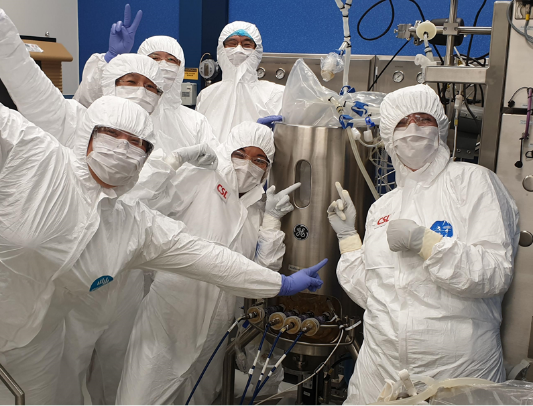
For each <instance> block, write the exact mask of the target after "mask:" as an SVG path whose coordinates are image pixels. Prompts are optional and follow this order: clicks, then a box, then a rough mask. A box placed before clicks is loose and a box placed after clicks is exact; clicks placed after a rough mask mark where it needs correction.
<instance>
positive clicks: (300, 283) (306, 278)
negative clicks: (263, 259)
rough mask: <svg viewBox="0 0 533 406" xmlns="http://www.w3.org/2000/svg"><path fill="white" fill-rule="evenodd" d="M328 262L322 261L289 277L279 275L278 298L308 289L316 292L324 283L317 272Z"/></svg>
mask: <svg viewBox="0 0 533 406" xmlns="http://www.w3.org/2000/svg"><path fill="white" fill-rule="evenodd" d="M327 262H328V260H327V259H324V260H322V261H321V262H320V263H318V264H317V265H315V266H312V267H311V268H305V269H300V270H299V271H298V272H296V273H293V274H292V275H291V276H285V275H281V289H280V290H279V293H278V296H292V295H295V294H297V293H298V292H301V291H302V290H306V289H309V290H310V291H311V292H316V291H317V290H318V289H320V287H321V286H322V284H323V283H324V282H322V279H320V276H319V275H318V271H319V270H320V268H322V267H323V266H324V265H326V264H327Z"/></svg>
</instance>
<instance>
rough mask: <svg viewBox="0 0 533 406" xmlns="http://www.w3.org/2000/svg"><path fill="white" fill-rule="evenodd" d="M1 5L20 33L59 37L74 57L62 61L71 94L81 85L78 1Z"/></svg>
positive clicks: (25, 0)
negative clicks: (70, 60) (48, 34)
mask: <svg viewBox="0 0 533 406" xmlns="http://www.w3.org/2000/svg"><path fill="white" fill-rule="evenodd" d="M0 7H1V8H3V9H4V10H5V12H6V13H7V15H8V16H9V17H10V18H11V20H13V22H14V23H15V25H16V26H17V29H18V31H19V33H20V34H21V35H35V36H38V37H44V33H45V32H47V31H48V32H49V33H50V37H53V38H57V42H60V43H62V44H63V45H64V46H65V48H67V50H68V51H69V52H70V53H71V55H72V57H73V58H74V60H73V61H72V62H63V93H64V94H65V95H72V94H74V93H75V92H76V89H77V88H78V84H79V80H78V77H79V57H78V1H77V0H0Z"/></svg>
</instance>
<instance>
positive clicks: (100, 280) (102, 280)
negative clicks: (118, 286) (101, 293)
mask: <svg viewBox="0 0 533 406" xmlns="http://www.w3.org/2000/svg"><path fill="white" fill-rule="evenodd" d="M112 281H113V277H112V276H109V275H105V276H100V277H99V278H98V279H95V281H94V282H93V284H92V285H91V288H90V289H89V292H92V291H93V290H96V289H98V288H101V287H102V286H104V285H107V284H108V283H109V282H112Z"/></svg>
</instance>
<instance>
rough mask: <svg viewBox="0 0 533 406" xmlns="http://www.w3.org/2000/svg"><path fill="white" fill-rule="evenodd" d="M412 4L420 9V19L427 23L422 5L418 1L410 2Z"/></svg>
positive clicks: (412, 0)
mask: <svg viewBox="0 0 533 406" xmlns="http://www.w3.org/2000/svg"><path fill="white" fill-rule="evenodd" d="M409 1H410V2H411V3H413V4H414V5H415V6H416V8H417V9H418V12H419V13H420V17H422V21H426V17H425V16H424V13H423V12H422V8H421V7H420V5H419V4H418V3H417V1H416V0H409Z"/></svg>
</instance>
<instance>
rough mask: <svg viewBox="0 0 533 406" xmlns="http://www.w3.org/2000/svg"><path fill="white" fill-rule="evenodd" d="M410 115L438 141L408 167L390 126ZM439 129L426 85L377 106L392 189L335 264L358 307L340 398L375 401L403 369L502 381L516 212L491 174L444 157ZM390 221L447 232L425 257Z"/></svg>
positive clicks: (440, 118)
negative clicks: (430, 125) (359, 342)
mask: <svg viewBox="0 0 533 406" xmlns="http://www.w3.org/2000/svg"><path fill="white" fill-rule="evenodd" d="M417 112H421V113H427V114H430V115H432V116H433V117H434V118H435V119H436V120H437V123H438V128H439V133H440V140H439V147H438V150H437V152H436V156H435V158H434V160H433V161H432V162H430V163H428V164H426V165H425V166H424V167H422V168H421V169H419V170H418V171H416V172H411V171H410V170H409V169H408V168H407V167H405V166H404V165H403V164H402V163H401V161H400V160H399V158H398V156H397V154H396V153H395V150H394V148H393V132H394V129H395V128H396V125H397V124H398V122H399V121H400V120H401V119H402V118H403V117H405V116H407V115H409V114H413V113H417ZM447 135H448V120H447V118H446V115H445V113H444V109H443V108H442V105H441V103H440V101H439V98H438V96H437V95H436V93H435V92H434V91H433V90H432V89H431V88H430V87H428V86H426V85H418V86H412V87H407V88H404V89H400V90H398V91H395V92H393V93H391V94H389V95H387V97H386V98H385V100H384V101H383V104H382V105H381V137H382V138H383V141H384V143H385V148H386V149H387V152H388V153H389V155H390V156H391V158H392V163H393V165H394V168H395V169H396V181H397V184H398V187H397V188H396V189H395V190H393V191H392V192H389V193H387V194H386V195H384V196H382V197H381V198H380V199H379V200H378V201H376V202H375V203H374V204H373V205H372V207H371V208H370V210H369V212H368V216H367V220H366V231H365V238H364V243H363V245H362V247H360V245H359V247H360V248H359V249H356V250H353V251H351V252H346V253H344V254H343V255H342V256H341V260H340V262H339V264H338V266H337V276H338V278H339V282H340V283H341V285H342V287H343V288H344V290H345V291H346V292H347V293H348V295H349V296H350V297H351V298H352V299H353V300H354V301H355V302H356V303H357V304H358V305H359V306H361V307H362V308H364V309H366V311H365V314H364V335H365V339H364V342H363V346H362V348H361V352H360V354H359V358H358V360H357V364H356V369H355V372H354V374H353V376H352V378H351V380H350V385H349V389H348V399H347V401H346V403H348V404H368V403H370V402H375V401H376V400H377V398H378V395H379V394H380V392H381V390H382V388H383V385H384V384H385V379H391V380H393V381H397V380H398V375H397V371H400V370H402V369H407V370H408V371H409V372H410V373H411V374H419V375H426V376H430V377H433V378H435V379H438V380H443V379H447V378H459V377H476V378H484V379H489V380H492V381H495V382H501V381H503V380H504V379H505V371H504V368H503V359H502V347H501V341H500V323H501V321H502V314H501V302H502V298H503V295H504V293H505V292H506V290H507V289H508V287H509V285H510V283H511V280H512V271H513V263H514V255H515V253H516V248H517V244H518V228H517V225H518V224H517V222H518V211H517V208H516V205H515V203H514V201H513V199H512V198H511V197H510V195H509V193H508V192H507V190H506V189H505V187H504V186H503V185H502V183H501V182H500V180H499V179H498V178H497V176H496V175H495V174H494V173H493V172H491V171H490V170H488V169H486V168H484V167H481V166H478V165H473V164H469V163H463V162H453V161H451V160H450V151H449V149H448V147H447V145H446V138H447ZM395 219H410V220H413V221H415V222H416V223H417V224H418V225H421V226H425V227H427V228H431V227H432V226H433V225H434V224H435V223H436V222H441V221H446V222H448V223H450V224H451V226H452V229H453V235H452V236H450V237H446V236H445V237H443V238H442V240H440V242H438V243H437V244H436V245H434V246H433V248H432V251H431V255H430V256H429V258H428V259H427V260H426V261H424V260H423V259H422V258H421V256H419V255H418V254H417V253H414V252H412V251H406V252H397V253H396V252H392V251H391V250H390V249H389V244H388V242H387V227H388V224H389V221H391V220H395ZM448 235H449V234H448ZM350 238H351V237H350ZM341 241H344V240H341Z"/></svg>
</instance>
